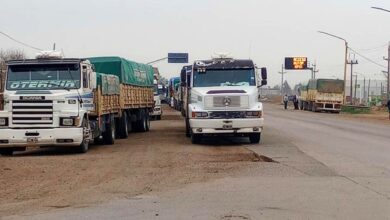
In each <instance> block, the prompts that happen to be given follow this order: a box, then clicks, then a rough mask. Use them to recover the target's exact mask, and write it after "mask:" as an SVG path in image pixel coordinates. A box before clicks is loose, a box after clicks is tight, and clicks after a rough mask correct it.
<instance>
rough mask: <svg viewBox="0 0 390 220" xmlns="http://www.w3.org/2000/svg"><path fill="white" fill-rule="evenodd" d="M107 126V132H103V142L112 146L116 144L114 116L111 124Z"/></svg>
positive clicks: (111, 118) (111, 116) (111, 117)
mask: <svg viewBox="0 0 390 220" xmlns="http://www.w3.org/2000/svg"><path fill="white" fill-rule="evenodd" d="M106 126H107V127H106V131H105V132H103V141H104V143H105V144H109V145H112V144H114V142H115V120H114V116H113V115H110V123H109V124H107V125H106Z"/></svg>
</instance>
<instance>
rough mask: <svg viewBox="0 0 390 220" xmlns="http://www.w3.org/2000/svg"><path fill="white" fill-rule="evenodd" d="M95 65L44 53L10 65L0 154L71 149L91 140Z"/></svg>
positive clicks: (0, 113) (0, 118)
mask: <svg viewBox="0 0 390 220" xmlns="http://www.w3.org/2000/svg"><path fill="white" fill-rule="evenodd" d="M95 78H96V77H95V73H94V71H93V70H92V65H91V64H90V62H89V61H88V60H85V59H70V58H68V59H64V58H60V57H57V56H53V55H51V56H49V55H48V54H45V53H42V54H40V55H39V56H37V59H30V60H14V61H9V62H8V63H7V73H6V79H5V86H4V109H3V110H2V111H0V131H1V132H0V153H1V154H12V153H13V151H16V150H24V149H25V147H26V146H27V147H28V146H41V147H44V146H71V147H80V150H83V149H84V150H85V147H86V146H88V142H89V141H90V140H91V138H92V137H91V135H90V125H89V123H88V117H87V115H88V112H89V111H91V110H93V108H94V104H93V90H94V89H95V88H96V79H95Z"/></svg>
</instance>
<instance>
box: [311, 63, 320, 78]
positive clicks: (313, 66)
mask: <svg viewBox="0 0 390 220" xmlns="http://www.w3.org/2000/svg"><path fill="white" fill-rule="evenodd" d="M309 69H310V70H311V78H312V79H315V78H316V73H318V72H319V70H318V69H317V64H316V62H314V64H312V65H311V67H310V68H309Z"/></svg>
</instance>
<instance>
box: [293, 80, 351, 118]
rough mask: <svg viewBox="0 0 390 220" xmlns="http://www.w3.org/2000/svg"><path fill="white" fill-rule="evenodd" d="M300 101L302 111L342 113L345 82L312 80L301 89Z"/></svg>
mask: <svg viewBox="0 0 390 220" xmlns="http://www.w3.org/2000/svg"><path fill="white" fill-rule="evenodd" d="M298 95H299V97H298V101H299V107H300V109H301V110H309V111H313V112H318V111H329V112H336V113H338V112H340V111H341V106H342V104H343V99H344V80H340V79H310V80H309V82H308V83H307V84H306V85H305V86H302V87H301V88H299V90H298Z"/></svg>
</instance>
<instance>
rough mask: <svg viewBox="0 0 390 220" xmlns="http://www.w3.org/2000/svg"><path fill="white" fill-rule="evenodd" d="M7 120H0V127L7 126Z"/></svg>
mask: <svg viewBox="0 0 390 220" xmlns="http://www.w3.org/2000/svg"><path fill="white" fill-rule="evenodd" d="M7 125H8V118H0V126H7Z"/></svg>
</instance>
